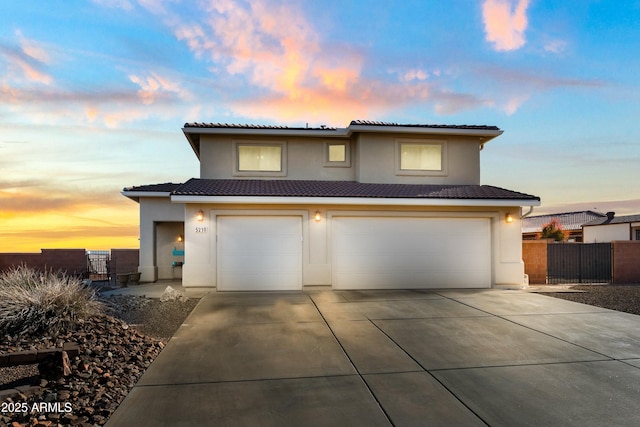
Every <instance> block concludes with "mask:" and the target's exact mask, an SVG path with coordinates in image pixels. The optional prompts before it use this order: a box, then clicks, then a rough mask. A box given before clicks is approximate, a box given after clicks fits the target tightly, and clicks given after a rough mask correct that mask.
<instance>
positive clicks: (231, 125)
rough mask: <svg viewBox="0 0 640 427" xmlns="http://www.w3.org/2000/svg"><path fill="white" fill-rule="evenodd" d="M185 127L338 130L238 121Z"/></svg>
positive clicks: (201, 123) (197, 123)
mask: <svg viewBox="0 0 640 427" xmlns="http://www.w3.org/2000/svg"><path fill="white" fill-rule="evenodd" d="M184 127H185V128H210V129H278V130H283V129H285V130H336V129H337V128H334V127H327V126H319V127H308V126H307V127H289V126H277V125H254V124H237V123H204V122H192V123H185V124H184Z"/></svg>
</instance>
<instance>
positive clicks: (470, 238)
mask: <svg viewBox="0 0 640 427" xmlns="http://www.w3.org/2000/svg"><path fill="white" fill-rule="evenodd" d="M331 233H332V281H333V287H334V289H410V288H413V289H424V288H488V287H491V233H490V224H489V219H484V218H477V219H476V218H473V219H472V218H460V219H457V218H456V219H448V218H447V219H445V218H397V217H396V218H388V217H384V218H372V217H334V218H333V221H332V230H331Z"/></svg>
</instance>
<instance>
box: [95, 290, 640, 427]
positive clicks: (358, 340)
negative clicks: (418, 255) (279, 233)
mask: <svg viewBox="0 0 640 427" xmlns="http://www.w3.org/2000/svg"><path fill="white" fill-rule="evenodd" d="M108 425H109V426H127V425H140V426H146V425H153V426H158V425H160V426H195V425H203V426H204V425H211V426H213V425H215V426H226V425H228V426H287V425H291V426H315V425H317V426H342V425H344V426H355V425H362V426H378V425H380V426H383V425H384V426H388V425H395V426H414V425H415V426H424V425H429V426H436V425H443V426H445V425H446V426H483V425H491V426H542V425H546V426H556V425H558V426H560V425H561V426H572V425H575V426H589V425H592V426H602V425H616V426H624V425H628V426H637V425H640V316H634V315H630V314H625V313H619V312H615V311H611V310H605V309H601V308H597V307H592V306H588V305H583V304H577V303H573V302H569V301H564V300H559V299H554V298H550V297H546V296H542V295H538V294H533V293H528V292H524V291H506V290H481V291H343V292H340V291H305V292H304V293H303V292H298V293H240V294H239V293H215V292H213V293H210V294H208V295H207V296H205V297H204V298H203V299H202V300H201V302H200V303H199V304H198V306H197V307H196V308H195V310H194V311H193V313H192V314H191V315H190V316H189V318H188V319H187V320H186V321H185V323H184V324H183V325H182V327H181V329H180V330H179V331H178V332H177V334H176V335H175V336H174V337H173V338H172V339H171V341H170V342H169V344H168V345H167V347H166V348H165V349H164V350H163V351H162V353H161V354H160V355H159V356H158V358H157V359H156V361H155V362H154V363H153V364H152V365H151V367H150V368H149V369H148V370H147V372H146V373H145V374H144V376H143V377H142V378H141V380H140V381H139V383H138V384H137V385H136V386H135V388H134V389H133V390H132V391H131V393H130V394H129V395H128V396H127V398H126V399H125V400H124V402H123V403H122V405H121V406H120V408H119V409H118V410H117V411H116V412H115V414H114V415H113V416H112V418H111V419H110V422H109V424H108Z"/></svg>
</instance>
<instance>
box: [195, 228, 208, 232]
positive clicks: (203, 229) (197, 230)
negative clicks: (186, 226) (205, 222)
mask: <svg viewBox="0 0 640 427" xmlns="http://www.w3.org/2000/svg"><path fill="white" fill-rule="evenodd" d="M206 232H207V227H196V233H206Z"/></svg>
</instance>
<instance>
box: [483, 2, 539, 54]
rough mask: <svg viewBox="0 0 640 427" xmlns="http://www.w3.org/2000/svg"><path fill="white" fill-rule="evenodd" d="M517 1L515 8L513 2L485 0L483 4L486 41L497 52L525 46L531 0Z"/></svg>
mask: <svg viewBox="0 0 640 427" xmlns="http://www.w3.org/2000/svg"><path fill="white" fill-rule="evenodd" d="M516 1H517V3H516V4H515V7H514V4H513V1H512V0H485V1H484V3H483V4H482V18H483V20H484V29H485V33H486V40H487V41H488V42H491V43H493V45H494V48H495V50H498V51H506V50H516V49H520V48H521V47H522V46H524V44H525V37H524V32H525V31H526V29H527V25H528V21H527V8H528V7H529V0H516Z"/></svg>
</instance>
